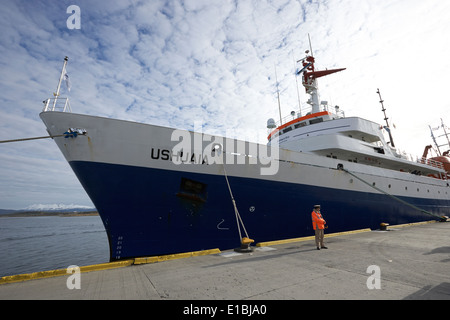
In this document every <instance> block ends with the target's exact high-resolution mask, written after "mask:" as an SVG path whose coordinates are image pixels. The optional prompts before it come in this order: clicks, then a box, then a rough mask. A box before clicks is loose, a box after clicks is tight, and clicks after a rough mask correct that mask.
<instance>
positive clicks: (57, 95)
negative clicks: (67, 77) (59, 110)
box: [53, 56, 69, 110]
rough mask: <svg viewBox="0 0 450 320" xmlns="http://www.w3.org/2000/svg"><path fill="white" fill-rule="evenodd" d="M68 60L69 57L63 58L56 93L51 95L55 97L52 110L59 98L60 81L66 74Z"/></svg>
mask: <svg viewBox="0 0 450 320" xmlns="http://www.w3.org/2000/svg"><path fill="white" fill-rule="evenodd" d="M68 60H69V57H67V56H66V57H65V58H64V64H63V67H62V70H61V76H60V77H59V82H58V87H56V92H55V93H53V95H54V96H55V100H54V101H53V110H54V109H55V106H56V100H57V99H58V97H59V90H60V89H61V82H62V80H63V78H64V74H65V73H66V65H67V61H68Z"/></svg>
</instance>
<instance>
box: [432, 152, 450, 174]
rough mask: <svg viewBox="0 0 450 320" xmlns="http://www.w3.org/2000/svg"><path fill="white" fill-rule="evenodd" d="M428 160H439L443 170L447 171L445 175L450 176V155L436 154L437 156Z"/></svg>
mask: <svg viewBox="0 0 450 320" xmlns="http://www.w3.org/2000/svg"><path fill="white" fill-rule="evenodd" d="M430 160H434V161H439V162H441V163H442V164H443V166H444V170H445V171H446V172H447V176H450V157H448V156H438V157H433V158H430Z"/></svg>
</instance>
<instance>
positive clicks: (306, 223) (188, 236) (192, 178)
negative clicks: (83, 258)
mask: <svg viewBox="0 0 450 320" xmlns="http://www.w3.org/2000/svg"><path fill="white" fill-rule="evenodd" d="M69 163H70V165H71V167H72V169H73V171H74V172H75V174H76V175H77V177H78V179H79V180H80V182H81V183H82V185H83V187H84V188H85V190H86V192H87V193H88V195H89V196H90V198H91V199H92V201H93V202H94V204H95V206H96V208H97V210H98V212H99V214H100V216H101V218H102V220H103V223H104V225H105V229H106V232H107V234H108V239H109V245H110V260H111V261H114V260H120V259H126V258H132V257H143V256H154V255H162V254H172V253H179V252H189V251H197V250H203V249H211V248H219V249H221V250H226V249H232V248H236V247H239V246H240V239H239V234H238V229H237V224H236V218H235V214H234V208H233V204H232V202H231V197H230V193H229V191H228V188H227V185H226V180H225V177H224V176H223V175H222V176H221V175H210V174H198V173H192V172H181V171H172V170H163V169H154V168H144V167H136V166H126V165H115V164H105V163H98V162H88V161H70V162H69ZM229 182H230V185H231V188H232V191H233V195H234V198H235V200H236V204H237V207H238V209H239V213H240V215H241V217H242V219H243V221H244V224H245V227H246V229H247V231H248V233H249V236H250V238H252V239H254V240H255V242H263V241H271V240H280V239H288V238H296V237H303V236H311V235H313V234H314V231H313V230H312V223H311V211H312V207H313V205H314V204H321V206H322V213H323V215H324V218H325V220H326V221H327V225H328V226H329V228H328V229H327V233H334V232H342V231H348V230H356V229H362V228H372V229H378V228H379V225H380V223H381V222H388V223H390V224H391V225H394V224H403V223H411V222H418V221H425V220H436V217H433V216H430V215H427V214H425V213H423V212H421V211H419V210H414V209H412V208H411V207H409V206H407V205H404V204H402V203H400V202H399V201H396V200H395V199H392V198H390V197H388V196H386V195H383V194H377V193H366V192H356V191H348V190H343V189H332V188H324V187H315V186H310V185H304V184H301V183H286V182H276V181H270V180H263V179H251V178H240V177H233V176H230V177H229ZM402 200H404V201H407V202H408V203H410V204H413V205H415V206H417V207H420V208H422V209H425V210H428V211H431V212H433V213H434V214H436V215H445V214H447V215H448V213H449V212H450V200H436V199H424V198H411V197H408V198H405V197H403V198H402Z"/></svg>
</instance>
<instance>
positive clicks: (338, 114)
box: [275, 101, 345, 128]
mask: <svg viewBox="0 0 450 320" xmlns="http://www.w3.org/2000/svg"><path fill="white" fill-rule="evenodd" d="M320 105H321V108H320V111H328V112H330V113H331V114H332V115H333V116H334V117H335V118H345V113H344V111H342V110H340V109H339V106H335V107H330V106H328V102H327V101H322V102H321V103H320ZM309 114H311V107H310V106H308V107H304V108H302V109H301V110H299V111H291V113H290V114H289V115H287V116H285V117H283V118H281V121H276V122H275V125H276V128H278V127H279V126H281V125H283V124H285V123H288V122H290V121H292V120H295V119H297V118H301V117H303V116H306V115H309Z"/></svg>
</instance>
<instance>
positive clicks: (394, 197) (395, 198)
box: [337, 165, 444, 220]
mask: <svg viewBox="0 0 450 320" xmlns="http://www.w3.org/2000/svg"><path fill="white" fill-rule="evenodd" d="M337 169H338V170H342V171H344V172H347V173H348V174H349V175H351V176H352V177H354V178H356V179H358V180H359V181H361V182H363V183H365V184H367V185H368V186H369V187H371V188H373V189H375V190H377V191H379V192H381V193H384V194H385V195H387V196H388V197H390V198H392V199H394V200H396V201H398V202H401V203H403V204H404V205H406V206H408V207H410V208H413V209H415V210H419V211H421V212H423V213H425V214H428V215H430V216H433V217H436V218H438V219H439V220H442V219H444V217H441V216H438V215H436V214H434V213H432V212H429V211H427V210H424V209H422V208H419V207H417V206H415V205H413V204H411V203H409V202H406V201H404V200H402V199H400V198H398V197H396V196H394V195H392V194H390V193H388V192H386V191H384V190H381V189H380V188H377V187H375V186H374V185H373V184H370V183H369V182H367V181H365V180H364V179H362V178H360V177H358V176H357V175H355V174H354V173H352V172H350V171H348V170H347V169H344V166H343V165H338V167H337Z"/></svg>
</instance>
